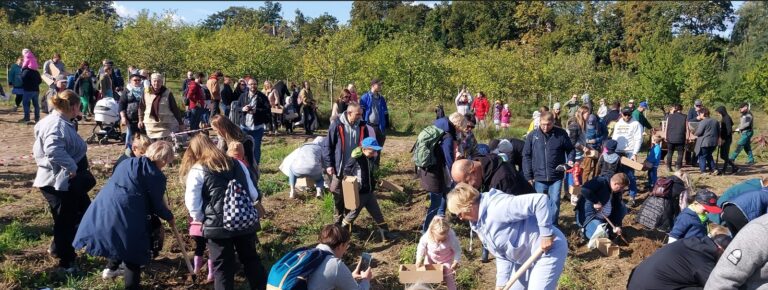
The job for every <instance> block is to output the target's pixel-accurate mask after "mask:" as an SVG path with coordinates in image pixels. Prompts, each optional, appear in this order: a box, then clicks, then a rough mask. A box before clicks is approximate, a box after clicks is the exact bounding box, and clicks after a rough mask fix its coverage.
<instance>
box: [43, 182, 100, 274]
mask: <svg viewBox="0 0 768 290" xmlns="http://www.w3.org/2000/svg"><path fill="white" fill-rule="evenodd" d="M40 191H42V193H43V197H45V200H46V201H48V206H49V207H50V209H51V216H53V243H52V245H51V252H52V253H54V254H55V255H56V256H57V257H58V258H59V266H60V267H64V268H69V267H71V264H72V262H74V261H75V257H77V256H76V255H75V249H74V247H72V241H74V239H75V234H76V233H77V226H78V225H79V224H80V220H81V219H82V218H83V214H85V210H86V209H88V206H89V205H90V204H91V200H90V198H88V192H87V191H86V192H78V191H58V190H55V189H53V187H52V186H46V187H43V188H40Z"/></svg>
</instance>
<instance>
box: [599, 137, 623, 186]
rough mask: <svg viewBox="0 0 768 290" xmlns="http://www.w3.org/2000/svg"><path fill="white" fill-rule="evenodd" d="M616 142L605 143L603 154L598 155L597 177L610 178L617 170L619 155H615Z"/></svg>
mask: <svg viewBox="0 0 768 290" xmlns="http://www.w3.org/2000/svg"><path fill="white" fill-rule="evenodd" d="M616 146H618V143H617V142H616V140H608V141H605V152H603V155H600V162H599V164H598V168H600V174H599V175H598V176H605V177H608V178H610V177H612V176H613V175H614V174H616V172H618V170H619V159H620V158H619V154H616Z"/></svg>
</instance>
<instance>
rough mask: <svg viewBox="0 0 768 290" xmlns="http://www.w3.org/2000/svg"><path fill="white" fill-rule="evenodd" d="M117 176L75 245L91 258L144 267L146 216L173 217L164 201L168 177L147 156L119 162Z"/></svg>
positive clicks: (93, 207) (93, 205) (88, 215)
mask: <svg viewBox="0 0 768 290" xmlns="http://www.w3.org/2000/svg"><path fill="white" fill-rule="evenodd" d="M115 173H116V174H114V175H112V177H111V178H109V180H108V181H107V184H106V185H105V186H104V187H103V188H102V189H101V191H99V194H98V195H96V198H95V199H94V200H93V202H92V203H91V206H90V207H88V210H87V211H86V212H85V215H84V216H83V219H82V220H81V221H80V227H79V228H78V230H77V235H76V236H75V240H74V242H73V243H72V245H73V246H74V247H75V249H81V248H85V251H86V252H87V253H88V254H90V255H91V256H100V257H105V258H109V259H119V260H123V261H124V262H126V263H132V264H137V265H145V264H147V263H148V262H149V260H150V257H151V252H150V244H149V237H150V230H151V228H150V224H149V220H148V219H147V215H149V214H156V215H157V216H158V217H160V218H162V219H164V220H169V219H171V218H173V214H171V211H170V210H169V209H168V207H167V206H166V204H165V202H164V201H163V195H164V194H165V184H166V177H165V175H164V174H163V172H162V171H160V169H158V168H157V166H155V164H154V163H153V162H152V161H150V160H149V159H147V158H146V157H139V158H130V159H128V160H126V161H124V162H122V163H120V165H118V167H117V168H116V170H115Z"/></svg>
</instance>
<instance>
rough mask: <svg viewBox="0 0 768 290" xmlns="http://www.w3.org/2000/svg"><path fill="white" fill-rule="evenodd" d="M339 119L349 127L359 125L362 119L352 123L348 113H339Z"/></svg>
mask: <svg viewBox="0 0 768 290" xmlns="http://www.w3.org/2000/svg"><path fill="white" fill-rule="evenodd" d="M339 121H340V122H341V123H342V124H344V126H347V127H357V126H358V125H360V120H357V122H355V123H354V124H350V123H349V120H347V114H341V115H339Z"/></svg>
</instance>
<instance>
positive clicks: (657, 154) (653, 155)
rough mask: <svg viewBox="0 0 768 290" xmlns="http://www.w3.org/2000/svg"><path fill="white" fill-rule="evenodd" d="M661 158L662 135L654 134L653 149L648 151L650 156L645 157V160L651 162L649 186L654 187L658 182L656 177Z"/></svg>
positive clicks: (652, 138)
mask: <svg viewBox="0 0 768 290" xmlns="http://www.w3.org/2000/svg"><path fill="white" fill-rule="evenodd" d="M660 159H661V136H659V135H653V137H651V151H649V152H648V157H646V158H645V162H648V163H650V165H651V166H650V168H648V188H649V189H651V188H653V185H654V184H656V177H657V175H656V174H657V173H658V170H659V160H660Z"/></svg>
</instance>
